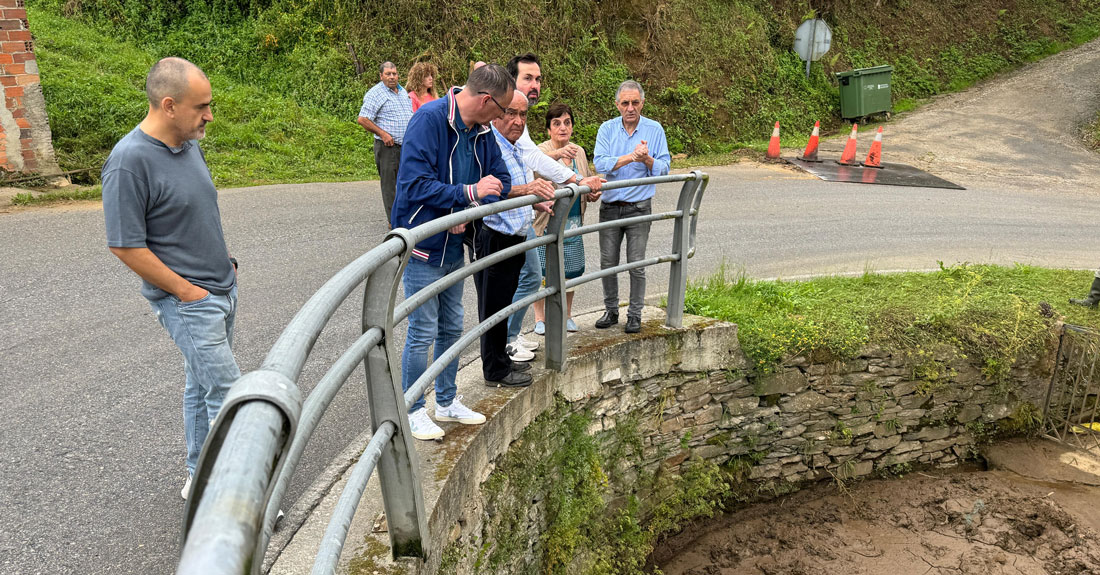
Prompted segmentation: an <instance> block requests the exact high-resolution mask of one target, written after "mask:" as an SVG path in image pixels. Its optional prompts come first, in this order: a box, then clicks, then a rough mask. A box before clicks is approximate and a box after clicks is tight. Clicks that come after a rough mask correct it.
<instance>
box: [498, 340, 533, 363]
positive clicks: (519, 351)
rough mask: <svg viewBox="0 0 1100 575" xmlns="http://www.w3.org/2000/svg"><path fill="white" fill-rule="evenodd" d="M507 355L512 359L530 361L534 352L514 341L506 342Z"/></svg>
mask: <svg viewBox="0 0 1100 575" xmlns="http://www.w3.org/2000/svg"><path fill="white" fill-rule="evenodd" d="M505 349H507V350H508V357H510V358H512V361H531V360H532V359H535V354H534V352H532V351H531V350H529V349H527V348H525V347H523V346H521V345H516V344H514V343H510V344H508V347H506V348H505Z"/></svg>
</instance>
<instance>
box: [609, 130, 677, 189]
mask: <svg viewBox="0 0 1100 575" xmlns="http://www.w3.org/2000/svg"><path fill="white" fill-rule="evenodd" d="M642 140H645V141H646V145H647V146H648V147H649V155H650V156H652V157H653V169H649V168H647V167H646V165H645V164H643V163H641V162H630V163H629V164H627V165H625V166H623V167H621V168H619V169H617V170H615V169H612V168H614V167H615V163H616V162H618V161H619V157H620V156H625V155H627V154H630V153H633V152H634V148H635V147H637V146H638V144H640V143H642ZM593 162H595V164H596V171H597V172H600V173H601V174H604V175H605V177H606V178H607V181H608V182H613V181H615V180H629V179H633V178H645V177H648V176H663V175H665V174H667V173H668V167H669V163H670V162H672V156H670V155H669V153H668V141H667V140H665V129H664V128H662V127H661V125H660V124H658V123H657V122H655V121H653V120H650V119H649V118H646V117H645V116H642V117H640V118H639V119H638V127H637V128H635V129H634V133H633V134H627V133H626V128H624V127H623V119H622V117H621V116H620V117H618V118H612V119H610V120H608V121H606V122H604V123H603V124H602V125H601V126H600V131H599V132H598V133H597V134H596V152H595V157H594V158H593ZM656 192H657V186H655V185H653V184H650V185H648V186H632V187H629V188H622V189H619V190H608V191H606V192H604V193H603V198H602V200H603V201H604V202H640V201H642V200H648V199H649V198H652V197H653V194H655V193H656Z"/></svg>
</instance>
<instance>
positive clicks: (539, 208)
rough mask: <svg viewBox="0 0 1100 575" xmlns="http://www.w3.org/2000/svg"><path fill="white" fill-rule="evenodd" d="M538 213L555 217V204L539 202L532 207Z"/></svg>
mask: <svg viewBox="0 0 1100 575" xmlns="http://www.w3.org/2000/svg"><path fill="white" fill-rule="evenodd" d="M532 207H534V208H535V211H536V212H546V213H548V214H550V215H551V216H552V215H554V202H539V203H537V204H535V205H534V206H532Z"/></svg>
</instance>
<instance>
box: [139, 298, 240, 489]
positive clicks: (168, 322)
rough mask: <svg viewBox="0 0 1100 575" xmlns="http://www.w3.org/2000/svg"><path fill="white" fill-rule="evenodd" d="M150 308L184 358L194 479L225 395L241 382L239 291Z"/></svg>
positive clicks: (166, 301)
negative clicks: (236, 351)
mask: <svg viewBox="0 0 1100 575" xmlns="http://www.w3.org/2000/svg"><path fill="white" fill-rule="evenodd" d="M149 305H150V306H151V307H152V308H153V313H154V314H156V316H157V321H158V322H160V325H162V326H164V329H166V330H168V335H170V336H171V337H172V341H174V342H176V346H178V347H179V348H180V351H181V352H182V353H183V370H184V373H185V374H186V379H185V383H184V386H183V429H184V436H185V437H186V439H187V471H188V472H189V473H192V474H193V473H194V472H195V466H196V465H197V464H198V462H199V452H200V451H201V450H202V444H203V443H204V442H205V441H206V434H207V432H208V431H210V425H211V424H212V423H213V422H214V418H215V417H217V416H218V411H219V410H220V409H221V408H222V401H223V400H224V399H225V394H226V393H228V392H229V388H230V386H232V385H233V382H235V381H237V380H238V379H239V378H240V377H241V370H240V368H238V367H237V360H235V359H234V358H233V349H232V347H233V320H234V318H235V317H236V315H237V288H236V287H235V286H234V287H233V289H232V290H231V291H230V292H229V294H227V295H215V294H209V295H207V296H206V297H204V298H202V299H200V300H196V301H189V302H181V301H180V300H179V298H177V297H175V296H168V297H164V298H161V299H158V300H153V301H150V302H149Z"/></svg>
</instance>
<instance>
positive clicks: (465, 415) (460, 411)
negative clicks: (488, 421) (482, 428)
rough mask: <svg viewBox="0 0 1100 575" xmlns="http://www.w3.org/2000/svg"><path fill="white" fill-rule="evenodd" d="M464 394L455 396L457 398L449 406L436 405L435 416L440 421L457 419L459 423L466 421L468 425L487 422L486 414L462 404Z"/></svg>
mask: <svg viewBox="0 0 1100 575" xmlns="http://www.w3.org/2000/svg"><path fill="white" fill-rule="evenodd" d="M460 399H462V396H461V395H459V396H458V397H455V400H454V401H452V402H451V404H450V405H448V406H447V407H443V406H442V405H437V406H435V418H436V420H438V421H457V422H459V423H465V424H466V425H479V424H482V423H485V416H484V415H481V414H480V413H478V412H476V411H474V410H472V409H470V408H469V407H466V406H465V405H462V402H461V401H459V400H460Z"/></svg>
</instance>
